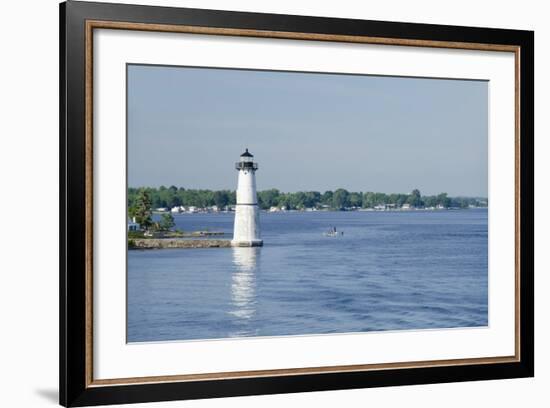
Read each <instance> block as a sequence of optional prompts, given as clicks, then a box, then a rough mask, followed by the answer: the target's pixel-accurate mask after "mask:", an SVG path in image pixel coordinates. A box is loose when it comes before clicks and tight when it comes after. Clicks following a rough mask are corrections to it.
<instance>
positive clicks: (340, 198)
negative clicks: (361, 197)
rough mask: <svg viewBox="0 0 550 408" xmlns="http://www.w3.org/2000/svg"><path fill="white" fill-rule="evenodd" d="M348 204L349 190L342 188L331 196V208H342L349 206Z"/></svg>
mask: <svg viewBox="0 0 550 408" xmlns="http://www.w3.org/2000/svg"><path fill="white" fill-rule="evenodd" d="M349 205H350V202H349V192H348V191H347V190H344V189H343V188H339V189H338V190H336V191H335V192H334V195H333V196H332V208H336V209H338V210H343V209H344V208H346V207H349Z"/></svg>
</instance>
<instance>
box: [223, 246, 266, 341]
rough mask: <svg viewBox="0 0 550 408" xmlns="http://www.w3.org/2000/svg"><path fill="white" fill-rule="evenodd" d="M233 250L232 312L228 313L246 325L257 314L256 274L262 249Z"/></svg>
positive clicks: (237, 248) (236, 248)
mask: <svg viewBox="0 0 550 408" xmlns="http://www.w3.org/2000/svg"><path fill="white" fill-rule="evenodd" d="M232 250H233V266H234V271H233V276H232V280H231V310H230V311H229V312H228V313H229V314H231V315H233V316H235V317H237V318H239V319H241V323H243V324H246V321H247V320H249V319H251V318H252V317H254V315H255V313H256V273H257V269H258V268H257V265H258V258H259V255H260V248H258V247H254V248H240V247H235V248H233V249H232ZM241 334H242V333H241Z"/></svg>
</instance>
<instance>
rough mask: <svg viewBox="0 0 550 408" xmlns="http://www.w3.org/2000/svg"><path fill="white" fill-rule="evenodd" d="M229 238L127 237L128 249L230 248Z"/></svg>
mask: <svg viewBox="0 0 550 408" xmlns="http://www.w3.org/2000/svg"><path fill="white" fill-rule="evenodd" d="M230 247H231V240H229V239H170V238H147V239H139V238H137V239H129V240H128V249H164V248H230Z"/></svg>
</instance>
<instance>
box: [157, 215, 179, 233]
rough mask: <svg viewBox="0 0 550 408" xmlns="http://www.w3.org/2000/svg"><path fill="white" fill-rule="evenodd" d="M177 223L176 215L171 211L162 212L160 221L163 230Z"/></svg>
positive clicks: (167, 229) (169, 228)
mask: <svg viewBox="0 0 550 408" xmlns="http://www.w3.org/2000/svg"><path fill="white" fill-rule="evenodd" d="M175 225H176V222H175V221H174V216H173V215H172V214H171V213H164V214H162V216H161V218H160V222H159V227H160V229H161V230H163V231H169V230H171V229H172V228H174V226H175Z"/></svg>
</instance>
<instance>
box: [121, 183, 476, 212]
mask: <svg viewBox="0 0 550 408" xmlns="http://www.w3.org/2000/svg"><path fill="white" fill-rule="evenodd" d="M257 194H258V204H259V206H260V208H262V209H266V210H267V209H269V208H271V207H279V208H285V209H289V210H301V209H305V208H328V209H332V210H344V209H349V208H374V207H376V206H379V205H391V206H395V207H397V208H400V207H402V206H403V205H404V204H409V205H410V206H411V207H415V208H424V207H436V206H442V207H444V208H467V207H469V206H471V205H473V206H476V207H486V206H487V199H485V198H476V197H449V196H448V195H447V193H441V194H437V195H431V196H423V195H422V194H421V193H420V191H419V190H418V189H414V190H413V191H412V192H411V193H410V194H400V193H393V194H386V193H375V192H371V191H368V192H350V191H347V190H345V189H343V188H339V189H337V190H335V191H325V192H324V193H321V192H319V191H298V192H295V193H284V192H281V191H279V190H277V189H269V190H263V191H259V192H258V193H257ZM140 195H141V200H138V196H140ZM143 195H146V202H147V205H149V206H150V208H152V209H157V208H173V207H177V206H184V207H189V206H194V207H199V208H206V207H212V206H217V207H218V208H220V209H222V208H225V207H227V206H232V205H235V203H236V193H235V191H231V190H215V191H214V190H202V189H201V190H198V189H185V188H182V187H179V188H178V187H176V186H170V187H165V186H161V187H159V188H151V187H145V188H133V187H130V188H128V208H129V209H130V213H131V212H132V209H135V208H137V207H139V206H143V205H144V204H143V199H144V198H145V197H144V196H143ZM142 210H143V209H142Z"/></svg>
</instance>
